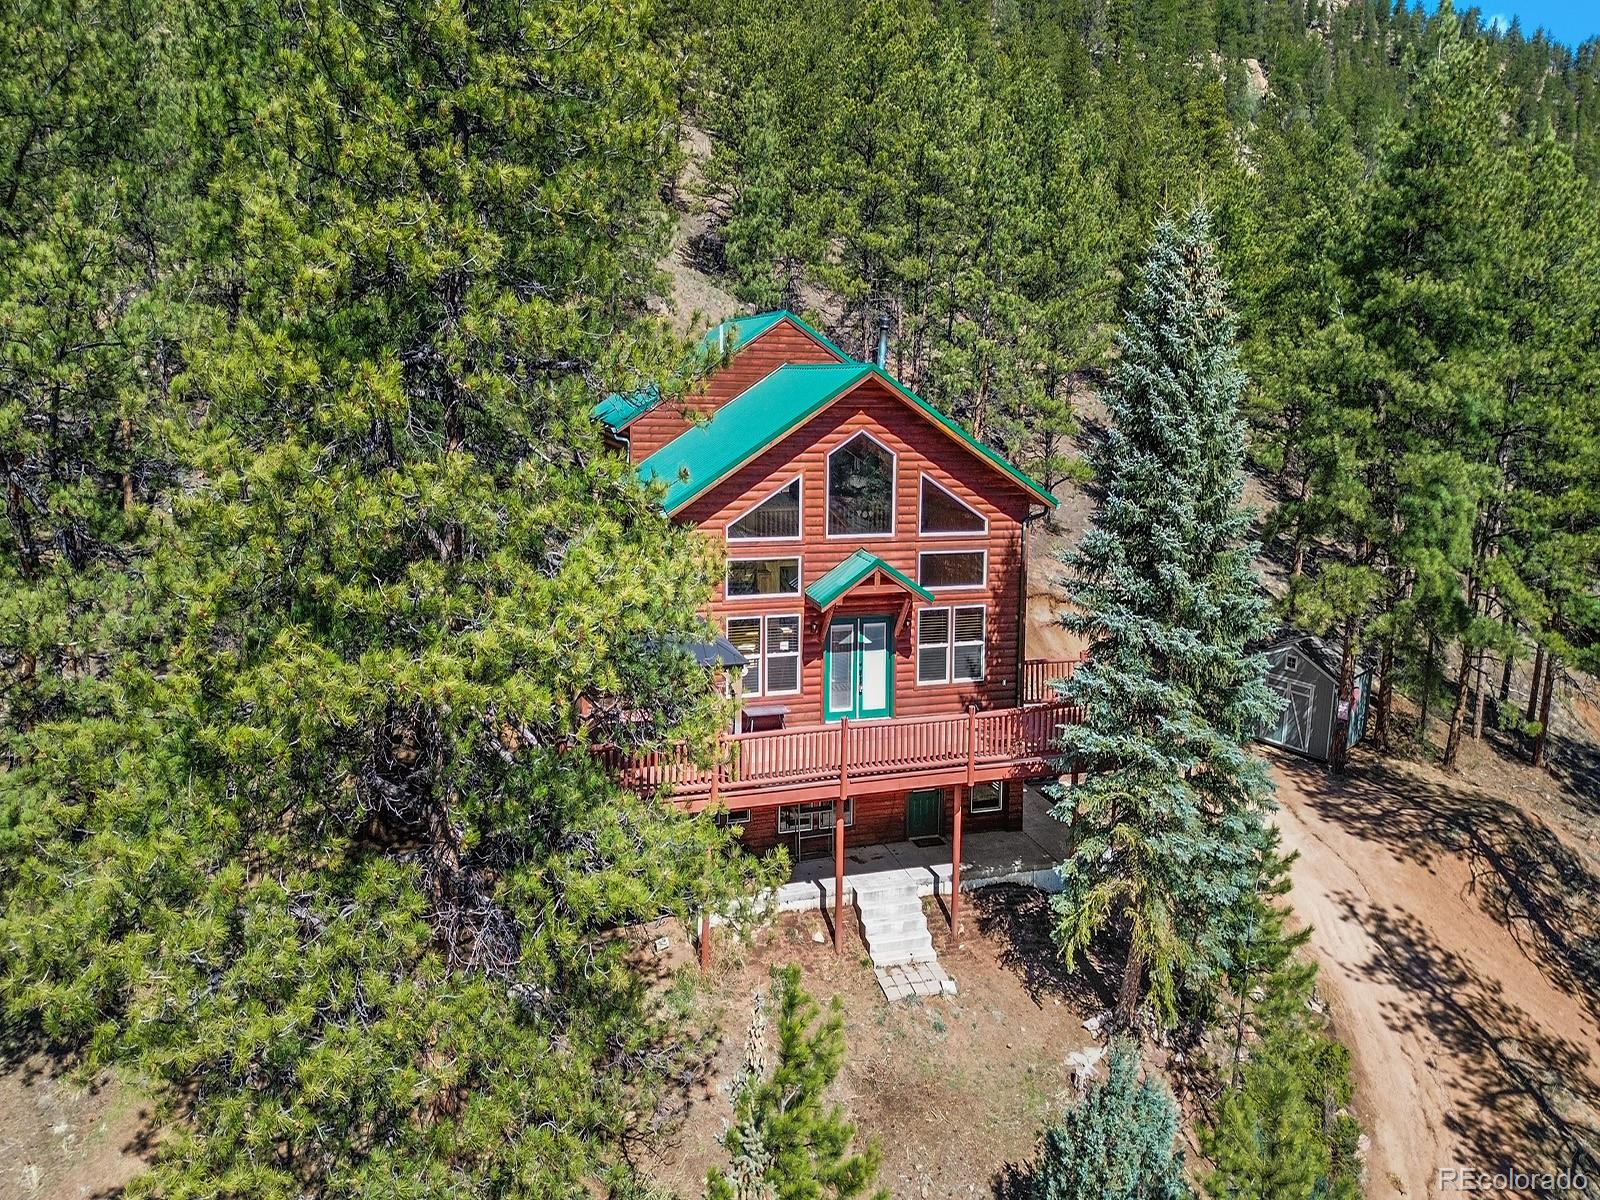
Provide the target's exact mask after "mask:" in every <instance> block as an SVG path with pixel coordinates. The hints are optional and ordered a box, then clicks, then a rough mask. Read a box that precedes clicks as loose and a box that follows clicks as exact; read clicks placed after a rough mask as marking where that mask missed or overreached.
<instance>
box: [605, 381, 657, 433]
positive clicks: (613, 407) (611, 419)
mask: <svg viewBox="0 0 1600 1200" xmlns="http://www.w3.org/2000/svg"><path fill="white" fill-rule="evenodd" d="M660 399H661V392H660V391H659V390H658V389H657V388H655V387H653V386H652V387H647V388H640V389H639V390H638V391H637V392H630V393H629V394H628V395H626V396H624V395H623V394H622V393H621V392H612V393H611V394H610V395H609V396H607V397H606V398H605V399H604V400H602V401H600V403H599V404H596V405H595V406H594V408H592V409H591V410H590V416H592V417H594V418H595V419H596V420H597V421H602V422H604V423H605V425H606V426H607V427H608V428H610V429H612V430H617V429H621V428H622V427H623V426H624V425H627V424H628V422H630V421H632V420H633V419H634V418H635V417H637V416H640V415H641V414H643V413H646V412H649V411H650V410H651V409H652V408H654V407H655V406H656V404H657V402H658V401H659V400H660Z"/></svg>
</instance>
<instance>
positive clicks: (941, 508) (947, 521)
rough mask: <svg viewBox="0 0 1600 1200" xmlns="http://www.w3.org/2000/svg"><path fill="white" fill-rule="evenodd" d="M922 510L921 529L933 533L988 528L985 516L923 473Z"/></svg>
mask: <svg viewBox="0 0 1600 1200" xmlns="http://www.w3.org/2000/svg"><path fill="white" fill-rule="evenodd" d="M921 513H922V516H921V521H920V528H921V532H923V533H926V534H931V535H933V536H934V537H951V536H959V535H961V534H973V533H987V532H989V521H988V518H986V517H985V516H984V515H983V514H982V513H981V512H979V511H978V510H977V509H975V508H973V507H972V506H971V505H969V504H968V503H967V502H966V501H965V500H961V499H958V498H957V497H956V495H955V493H953V492H951V491H949V490H947V489H945V488H942V487H940V486H939V485H938V484H937V483H935V482H934V481H933V480H932V479H930V478H929V477H928V476H926V475H924V476H923V477H922V501H921Z"/></svg>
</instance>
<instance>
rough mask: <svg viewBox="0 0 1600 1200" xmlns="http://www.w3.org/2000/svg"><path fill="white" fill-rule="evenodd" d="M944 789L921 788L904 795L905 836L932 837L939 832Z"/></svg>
mask: <svg viewBox="0 0 1600 1200" xmlns="http://www.w3.org/2000/svg"><path fill="white" fill-rule="evenodd" d="M943 808H944V789H943V788H923V789H922V791H920V792H912V793H911V794H910V795H909V796H907V797H906V837H907V838H919V837H932V836H933V835H934V834H936V833H938V832H939V818H940V817H941V816H942V815H943V812H942V810H943Z"/></svg>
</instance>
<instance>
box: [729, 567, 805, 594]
mask: <svg viewBox="0 0 1600 1200" xmlns="http://www.w3.org/2000/svg"><path fill="white" fill-rule="evenodd" d="M799 594H800V560H799V559H798V558H730V559H729V560H728V599H730V600H747V599H750V598H751V597H755V596H798V595H799Z"/></svg>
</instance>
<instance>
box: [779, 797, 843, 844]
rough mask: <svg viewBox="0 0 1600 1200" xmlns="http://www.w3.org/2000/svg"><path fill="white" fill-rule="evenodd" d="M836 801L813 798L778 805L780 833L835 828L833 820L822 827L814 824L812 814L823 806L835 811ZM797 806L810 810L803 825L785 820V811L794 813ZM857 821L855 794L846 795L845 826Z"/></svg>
mask: <svg viewBox="0 0 1600 1200" xmlns="http://www.w3.org/2000/svg"><path fill="white" fill-rule="evenodd" d="M834 803H835V802H834V801H832V800H813V801H807V802H804V803H801V804H780V805H778V833H779V834H780V835H782V834H786V833H789V834H793V833H800V834H805V833H822V832H824V831H825V830H828V829H832V828H833V822H831V821H830V822H829V823H828V824H827V825H824V826H820V827H819V826H816V825H813V824H812V823H811V814H812V813H813V812H816V811H817V810H819V809H821V808H823V807H826V808H827V809H828V811H829V812H830V813H831V812H832V811H833V805H834ZM797 808H798V809H803V810H808V811H807V812H806V821H805V823H804V824H803V825H801V824H791V823H787V822H785V820H784V815H785V813H792V812H793V811H794V810H795V809H797ZM855 823H856V802H855V797H854V796H847V797H845V801H844V827H845V828H846V829H849V828H850V827H851V826H853V825H854V824H855Z"/></svg>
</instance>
